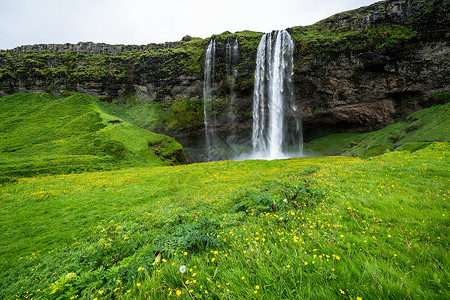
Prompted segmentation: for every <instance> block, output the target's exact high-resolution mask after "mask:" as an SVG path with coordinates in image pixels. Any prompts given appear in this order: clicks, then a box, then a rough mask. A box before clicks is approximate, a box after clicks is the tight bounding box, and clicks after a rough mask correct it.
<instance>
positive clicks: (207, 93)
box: [203, 39, 216, 160]
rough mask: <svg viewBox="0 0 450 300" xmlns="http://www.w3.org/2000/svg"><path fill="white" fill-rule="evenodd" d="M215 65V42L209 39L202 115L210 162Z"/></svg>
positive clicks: (212, 138) (212, 134) (212, 139)
mask: <svg viewBox="0 0 450 300" xmlns="http://www.w3.org/2000/svg"><path fill="white" fill-rule="evenodd" d="M215 64H216V41H215V40H214V39H211V40H210V41H209V44H208V48H207V49H206V53H205V70H204V79H203V80H204V82H203V101H204V104H203V114H204V123H205V138H206V151H207V158H208V160H211V145H212V144H213V142H214V130H213V128H212V126H211V123H212V120H211V105H212V103H211V100H212V83H213V80H214V70H215Z"/></svg>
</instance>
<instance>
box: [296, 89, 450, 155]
mask: <svg viewBox="0 0 450 300" xmlns="http://www.w3.org/2000/svg"><path fill="white" fill-rule="evenodd" d="M440 96H441V97H446V98H447V99H449V94H448V93H446V94H442V95H440ZM444 141H446V142H449V141H450V102H449V103H447V104H444V105H438V106H433V107H430V108H426V109H423V110H420V111H417V112H415V113H413V114H412V115H410V116H409V117H408V118H407V119H406V120H405V121H399V122H397V123H395V124H391V125H389V126H386V127H385V128H383V129H380V130H378V131H373V132H368V133H339V134H331V135H328V136H326V137H323V138H320V139H316V140H313V141H311V142H309V143H307V144H306V145H305V150H304V151H305V153H306V154H307V155H345V156H358V157H364V158H367V157H370V156H374V155H380V154H383V153H385V152H388V151H397V150H409V151H415V150H418V149H420V148H423V147H426V146H427V145H429V144H430V143H432V142H444Z"/></svg>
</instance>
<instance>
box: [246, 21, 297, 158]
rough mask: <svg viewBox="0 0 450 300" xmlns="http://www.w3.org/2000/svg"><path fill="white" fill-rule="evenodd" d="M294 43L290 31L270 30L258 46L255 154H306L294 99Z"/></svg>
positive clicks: (275, 155)
mask: <svg viewBox="0 0 450 300" xmlns="http://www.w3.org/2000/svg"><path fill="white" fill-rule="evenodd" d="M293 52H294V42H293V39H292V37H291V36H290V35H289V33H288V32H287V31H286V30H281V31H275V32H274V33H273V34H271V33H266V34H265V35H263V37H262V38H261V41H260V43H259V46H258V52H257V57H256V70H255V86H254V92H253V131H252V145H253V155H252V156H253V157H254V158H262V159H278V158H286V157H290V156H301V155H302V150H303V149H302V148H303V145H302V144H303V142H302V139H303V138H302V133H301V120H300V118H299V117H298V116H297V115H298V114H296V110H297V108H296V106H295V104H294V101H293V98H294V97H293V96H294V95H293V87H292V75H293V69H294V62H293Z"/></svg>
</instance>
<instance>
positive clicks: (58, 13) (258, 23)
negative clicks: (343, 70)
mask: <svg viewBox="0 0 450 300" xmlns="http://www.w3.org/2000/svg"><path fill="white" fill-rule="evenodd" d="M375 2H377V1H375V0H271V1H268V0H222V1H215V0H147V1H146V0H0V49H11V48H14V47H17V46H20V45H30V44H48V43H57V44H62V43H78V42H81V41H82V42H87V41H92V42H96V43H108V44H137V45H144V44H148V43H162V42H166V41H179V40H181V38H182V37H183V36H185V35H190V36H195V37H201V38H206V37H209V36H211V35H213V34H219V33H222V32H224V31H226V30H228V31H231V32H236V31H242V30H253V31H261V32H269V31H272V30H275V29H285V28H288V27H293V26H298V25H310V24H313V23H315V22H317V21H320V20H322V19H324V18H326V17H329V16H331V15H333V14H335V13H338V12H342V11H346V10H350V9H356V8H359V7H361V6H366V5H369V4H372V3H375Z"/></svg>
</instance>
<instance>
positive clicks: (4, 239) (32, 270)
mask: <svg viewBox="0 0 450 300" xmlns="http://www.w3.org/2000/svg"><path fill="white" fill-rule="evenodd" d="M449 153H450V147H449V145H448V144H447V143H434V144H432V145H430V146H428V147H427V148H424V149H421V150H418V151H415V152H409V151H398V152H392V153H388V154H384V155H382V156H378V157H376V158H372V159H367V160H363V159H360V158H350V157H323V158H298V159H290V160H280V161H244V162H229V161H223V162H215V163H206V164H194V165H185V166H173V167H170V166H168V167H154V168H132V169H126V170H120V171H110V172H90V173H84V174H70V175H56V176H55V175H53V176H44V177H34V178H21V179H19V180H18V182H17V183H14V184H4V185H2V186H1V187H0V191H1V194H2V200H1V206H0V210H1V215H2V218H1V220H0V228H1V229H2V231H1V250H0V259H1V273H2V281H1V287H0V291H1V295H0V298H2V299H16V298H27V297H28V298H30V299H31V298H33V299H70V298H72V297H73V298H81V299H86V298H89V297H90V299H93V298H97V299H108V298H121V297H123V298H125V299H135V298H137V299H149V298H150V299H161V298H165V297H173V298H177V297H178V295H179V296H180V297H182V298H185V299H190V298H194V299H201V298H208V297H212V298H220V299H239V298H241V299H243V298H245V299H253V298H254V299H259V298H265V299H275V298H276V299H293V298H294V299H295V298H298V299H305V298H306V299H307V298H315V297H316V298H321V299H330V298H336V299H338V298H341V299H359V298H362V299H386V298H393V299H404V298H409V297H412V298H427V299H436V298H438V299H439V298H441V299H445V298H448V296H449V292H450V289H449V285H448V283H449V271H448V265H449V256H448V246H449V237H448V229H449V222H448V220H449V219H448V213H449V203H448V197H449V186H450V184H449V183H450V182H449V176H448V175H449V174H448V172H449V169H450V161H449V159H448V155H449ZM157 252H160V253H161V257H160V258H161V260H160V261H159V262H157V263H155V259H156V255H155V253H157ZM182 265H184V266H186V268H187V271H186V272H185V273H184V274H181V273H180V271H179V269H180V266H182Z"/></svg>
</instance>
